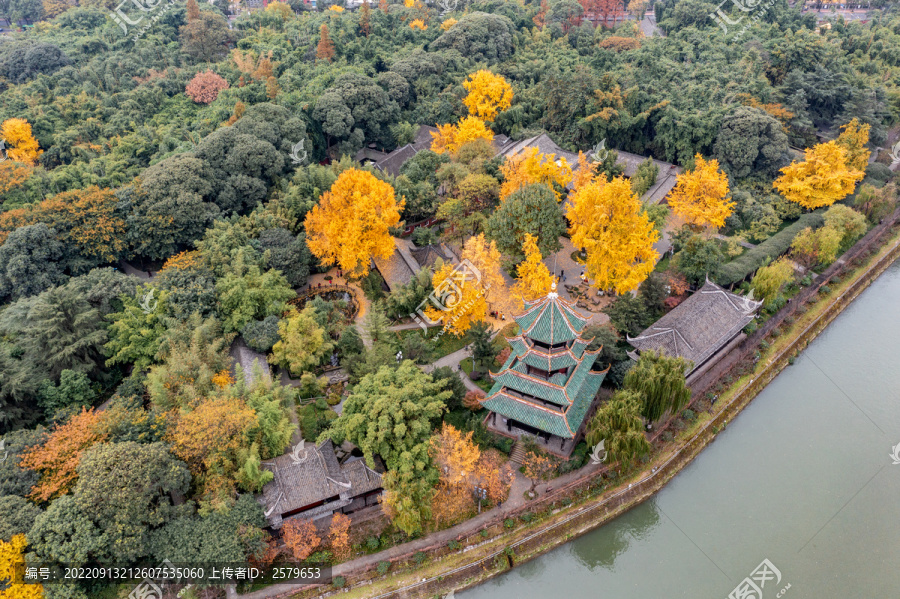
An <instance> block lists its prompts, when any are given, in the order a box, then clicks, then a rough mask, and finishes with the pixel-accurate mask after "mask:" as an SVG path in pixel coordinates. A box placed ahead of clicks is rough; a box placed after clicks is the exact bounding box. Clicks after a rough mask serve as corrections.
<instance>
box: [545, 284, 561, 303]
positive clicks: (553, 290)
mask: <svg viewBox="0 0 900 599" xmlns="http://www.w3.org/2000/svg"><path fill="white" fill-rule="evenodd" d="M547 297H548V298H549V299H556V298H558V297H559V294H558V293H556V281H555V280H554V281H553V282H552V283H550V293H548V294H547Z"/></svg>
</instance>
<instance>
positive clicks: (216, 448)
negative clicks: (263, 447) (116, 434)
mask: <svg viewBox="0 0 900 599" xmlns="http://www.w3.org/2000/svg"><path fill="white" fill-rule="evenodd" d="M257 425H258V423H257V417H256V412H254V411H253V410H252V409H251V408H250V407H248V406H247V405H246V404H245V403H244V402H243V401H240V400H238V399H235V398H230V397H220V398H212V399H207V400H205V401H202V402H200V403H199V404H197V405H196V406H194V408H193V409H192V410H190V411H187V410H182V411H181V412H180V413H179V414H178V417H177V420H176V423H175V426H174V428H170V431H169V433H168V440H169V442H170V443H171V446H172V453H173V454H175V455H176V456H177V457H178V458H179V459H181V460H183V461H184V462H185V463H186V464H187V465H188V468H190V470H191V473H192V474H194V476H195V477H197V480H198V481H199V482H200V485H201V489H202V493H203V495H204V496H205V499H220V500H221V499H222V498H227V497H231V496H233V494H234V484H235V483H234V475H235V472H236V470H237V468H238V467H239V466H241V464H239V463H238V462H239V460H238V459H237V454H238V450H239V449H240V448H241V447H242V446H243V445H244V441H245V436H246V434H247V432H248V431H249V430H250V429H252V428H255V427H256V426H257Z"/></svg>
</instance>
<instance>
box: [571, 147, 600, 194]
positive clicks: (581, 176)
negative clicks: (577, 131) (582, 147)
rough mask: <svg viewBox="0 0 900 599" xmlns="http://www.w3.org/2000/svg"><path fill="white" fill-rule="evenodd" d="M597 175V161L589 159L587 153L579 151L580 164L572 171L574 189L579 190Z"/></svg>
mask: <svg viewBox="0 0 900 599" xmlns="http://www.w3.org/2000/svg"><path fill="white" fill-rule="evenodd" d="M596 177H597V163H596V162H594V161H592V160H589V159H588V157H587V154H585V153H584V152H581V151H579V152H578V166H577V167H576V168H575V170H574V171H573V173H572V189H574V190H576V191H577V190H579V189H581V188H582V187H584V186H585V185H587V184H588V183H590V182H591V181H593V180H594V179H595V178H596Z"/></svg>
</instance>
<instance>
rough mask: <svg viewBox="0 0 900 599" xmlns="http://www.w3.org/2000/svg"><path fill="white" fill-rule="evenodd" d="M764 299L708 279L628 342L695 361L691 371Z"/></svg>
mask: <svg viewBox="0 0 900 599" xmlns="http://www.w3.org/2000/svg"><path fill="white" fill-rule="evenodd" d="M761 304H762V302H755V301H753V300H751V299H749V298H745V297H741V296H739V295H736V294H734V293H731V292H729V291H725V290H724V289H722V288H721V287H719V286H718V285H716V284H715V283H711V282H709V281H707V283H706V284H705V285H704V286H703V287H702V288H700V290H699V291H697V292H695V293H694V294H693V295H692V296H690V297H689V298H687V299H686V300H684V301H683V302H681V303H680V304H678V306H677V307H675V309H673V310H672V311H671V312H669V313H668V314H666V315H665V316H663V317H662V318H660V319H659V320H657V321H656V322H655V323H653V324H652V325H650V326H649V327H648V328H647V329H646V330H645V331H643V332H642V333H641V334H640V335H638V336H637V337H628V343H630V344H631V345H633V346H634V347H636V348H637V349H638V350H640V351H646V350H654V351H660V352H663V353H665V354H667V355H669V356H681V357H683V358H686V359H688V360H690V361H691V362H693V367H692V368H691V370H689V371H688V372H687V373H685V374H689V373H690V372H693V371H694V370H696V369H697V368H698V367H699V366H701V365H702V364H703V363H704V362H706V361H707V360H708V359H709V358H710V357H712V355H713V354H715V353H716V352H717V351H719V350H720V349H722V348H723V347H724V346H725V345H727V344H728V342H729V341H731V340H732V339H734V338H735V337H736V336H737V335H738V333H740V332H741V329H743V328H744V327H745V326H747V324H748V323H749V322H750V321H751V320H753V316H754V314H756V311H757V310H758V309H759V307H760V305H761Z"/></svg>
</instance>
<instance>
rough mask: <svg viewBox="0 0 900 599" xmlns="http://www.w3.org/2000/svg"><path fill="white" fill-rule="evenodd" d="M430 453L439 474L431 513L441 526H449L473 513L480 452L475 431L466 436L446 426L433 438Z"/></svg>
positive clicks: (448, 425) (452, 427)
mask: <svg viewBox="0 0 900 599" xmlns="http://www.w3.org/2000/svg"><path fill="white" fill-rule="evenodd" d="M428 454H429V455H430V456H431V459H432V460H433V462H434V465H435V466H437V469H438V471H439V472H440V479H439V481H438V486H437V488H436V489H435V493H434V497H433V498H432V501H431V504H432V508H431V513H432V517H433V518H434V520H435V522H436V523H438V524H444V523H450V522H453V521H455V520H458V519H459V518H460V517H462V516H463V515H465V514H466V513H467V512H469V511H471V509H472V507H473V505H474V497H473V494H472V491H473V489H474V483H475V480H474V479H473V478H472V477H473V475H474V474H475V468H476V466H477V464H478V460H479V458H480V457H481V450H480V449H478V446H477V445H476V444H475V443H474V442H473V441H472V432H471V431H470V432H469V433H467V434H463V433H462V432H460V431H459V430H458V429H457V428H455V427H454V426H452V425H450V424H447V423H444V425H443V427H442V428H441V432H440V433H438V434H437V435H434V436H433V437H431V440H430V443H429V448H428Z"/></svg>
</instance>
